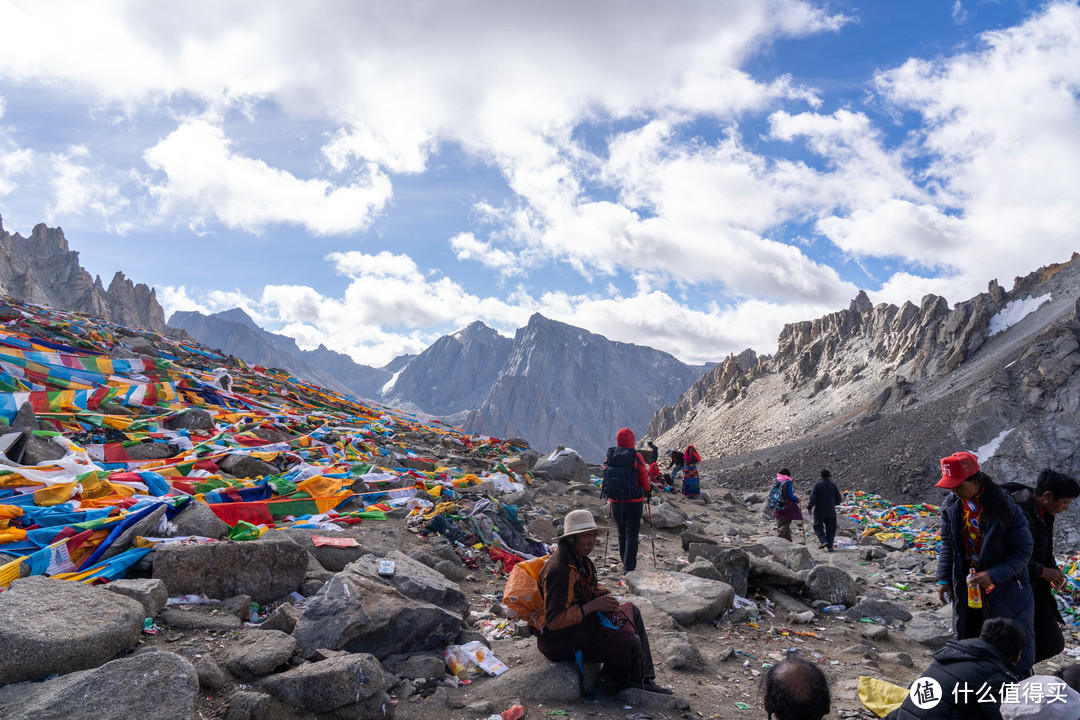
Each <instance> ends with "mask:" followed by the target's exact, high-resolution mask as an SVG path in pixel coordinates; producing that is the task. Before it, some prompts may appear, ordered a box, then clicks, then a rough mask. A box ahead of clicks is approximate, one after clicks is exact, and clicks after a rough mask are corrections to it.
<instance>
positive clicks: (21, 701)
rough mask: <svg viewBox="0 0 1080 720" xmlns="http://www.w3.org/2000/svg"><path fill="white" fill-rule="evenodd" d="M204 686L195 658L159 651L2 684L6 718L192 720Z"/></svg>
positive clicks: (0, 707)
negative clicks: (26, 681) (41, 678)
mask: <svg viewBox="0 0 1080 720" xmlns="http://www.w3.org/2000/svg"><path fill="white" fill-rule="evenodd" d="M53 582H64V581H62V580H54V581H53ZM131 602H134V601H131ZM87 609H88V610H90V608H87ZM95 609H96V608H95ZM22 659H24V660H25V659H27V658H26V656H24V657H23V658H22ZM198 689H199V681H198V676H197V675H196V673H195V668H194V667H192V665H191V663H190V662H188V661H187V660H185V659H184V658H182V657H180V656H179V655H177V654H175V653H171V652H161V651H156V650H155V651H151V652H146V653H140V654H138V655H134V656H132V657H126V658H121V659H119V660H113V661H112V662H108V663H105V664H104V665H102V666H101V667H96V668H94V669H92V670H82V671H79V672H72V673H69V674H67V675H61V676H60V677H58V678H54V679H52V680H46V681H45V682H43V683H37V684H25V685H8V686H7V687H3V688H0V717H3V718H4V720H46V719H48V718H63V719H64V720H100V719H101V718H109V719H110V720H145V718H154V719H155V720H190V718H191V717H192V713H193V712H194V703H195V693H196V692H197V691H198Z"/></svg>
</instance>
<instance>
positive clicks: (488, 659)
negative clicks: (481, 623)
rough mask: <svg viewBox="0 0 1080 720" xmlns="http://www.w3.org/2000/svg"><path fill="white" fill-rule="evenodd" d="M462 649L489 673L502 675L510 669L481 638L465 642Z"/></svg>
mask: <svg viewBox="0 0 1080 720" xmlns="http://www.w3.org/2000/svg"><path fill="white" fill-rule="evenodd" d="M461 650H462V652H464V653H465V654H467V655H468V656H469V659H470V660H472V661H473V662H474V663H475V664H476V665H477V666H478V667H479V668H480V669H481V670H483V671H484V672H486V673H487V674H488V675H496V676H497V675H502V674H503V673H504V672H506V671H507V669H508V668H507V667H506V665H505V664H503V661H502V660H500V659H499V658H497V657H495V654H494V653H492V652H491V648H489V647H488V646H487V645H485V644H484V643H482V642H480V641H479V640H473V641H472V642H468V643H465V644H464V645H462V646H461Z"/></svg>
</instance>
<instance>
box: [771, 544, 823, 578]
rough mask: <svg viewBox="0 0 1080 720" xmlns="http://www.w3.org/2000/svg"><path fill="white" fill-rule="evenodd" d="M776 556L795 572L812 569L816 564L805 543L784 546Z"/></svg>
mask: <svg viewBox="0 0 1080 720" xmlns="http://www.w3.org/2000/svg"><path fill="white" fill-rule="evenodd" d="M777 557H778V558H779V559H781V560H783V561H784V564H785V565H787V566H788V567H789V568H791V569H792V570H794V571H795V572H799V571H800V570H812V569H813V568H814V565H816V563H815V562H814V558H812V557H810V551H809V550H807V549H806V546H805V545H792V546H791V547H788V548H785V549H784V551H783V554H778V555H777Z"/></svg>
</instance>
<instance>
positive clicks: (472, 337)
mask: <svg viewBox="0 0 1080 720" xmlns="http://www.w3.org/2000/svg"><path fill="white" fill-rule="evenodd" d="M452 337H454V338H456V339H457V340H459V341H461V342H480V343H485V344H489V343H491V342H494V340H495V338H498V337H501V335H499V333H498V332H497V331H495V330H494V329H492V328H490V327H488V326H487V325H485V324H484V323H483V322H481V321H480V320H474V321H473V322H471V323H469V324H468V325H466V326H465V327H463V328H462V329H460V330H458V331H457V332H456V333H454V334H453V336H452Z"/></svg>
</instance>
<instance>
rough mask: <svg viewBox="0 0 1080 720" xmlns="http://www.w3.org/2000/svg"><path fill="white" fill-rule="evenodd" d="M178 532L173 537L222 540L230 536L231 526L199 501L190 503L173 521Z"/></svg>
mask: <svg viewBox="0 0 1080 720" xmlns="http://www.w3.org/2000/svg"><path fill="white" fill-rule="evenodd" d="M172 522H173V524H174V525H176V530H175V531H174V532H173V534H172V537H188V536H190V535H195V536H196V537H208V538H211V539H214V540H220V539H221V538H223V537H227V536H228V534H229V526H228V525H226V524H225V522H224V521H223V520H222V519H221V518H219V517H218V516H217V515H215V514H214V511H213V510H211V509H210V506H209V505H207V504H206V503H203V502H198V501H197V500H190V501H188V504H187V506H185V507H184V509H183V510H181V511H180V512H178V513H177V514H176V517H174V518H173V519H172Z"/></svg>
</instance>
